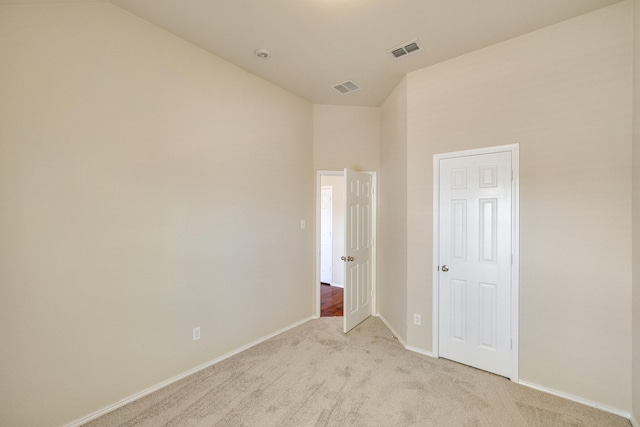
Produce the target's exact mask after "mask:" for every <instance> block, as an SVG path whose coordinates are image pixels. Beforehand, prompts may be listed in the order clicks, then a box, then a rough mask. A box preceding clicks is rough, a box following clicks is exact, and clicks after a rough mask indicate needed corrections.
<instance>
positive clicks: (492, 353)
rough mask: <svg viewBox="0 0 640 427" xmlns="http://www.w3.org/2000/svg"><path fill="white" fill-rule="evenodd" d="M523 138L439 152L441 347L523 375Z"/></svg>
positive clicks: (436, 333)
mask: <svg viewBox="0 0 640 427" xmlns="http://www.w3.org/2000/svg"><path fill="white" fill-rule="evenodd" d="M518 162H519V157H518V145H517V144H516V145H509V146H502V147H492V148H486V149H478V150H467V151H462V152H454V153H446V154H440V155H436V156H434V196H433V197H434V224H433V232H434V240H433V245H434V259H433V262H434V277H433V292H434V299H433V301H434V305H433V310H434V330H433V337H434V341H433V348H434V355H435V356H437V357H444V358H447V359H451V360H454V361H457V362H460V363H463V364H466V365H469V366H473V367H476V368H479V369H482V370H485V371H489V372H493V373H495V374H498V375H502V376H505V377H509V378H511V379H512V380H513V381H517V380H518V363H517V362H518V259H519V257H518V255H519V251H518V244H519V243H518V241H519V238H518Z"/></svg>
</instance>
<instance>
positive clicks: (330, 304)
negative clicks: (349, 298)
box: [320, 283, 344, 317]
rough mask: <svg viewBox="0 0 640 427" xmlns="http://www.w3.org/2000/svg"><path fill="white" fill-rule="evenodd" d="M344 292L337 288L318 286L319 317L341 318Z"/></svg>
mask: <svg viewBox="0 0 640 427" xmlns="http://www.w3.org/2000/svg"><path fill="white" fill-rule="evenodd" d="M343 293H344V290H343V289H342V288H339V287H337V286H330V285H325V284H324V283H323V284H322V285H321V286H320V316H321V317H332V316H342V314H343V312H342V301H343Z"/></svg>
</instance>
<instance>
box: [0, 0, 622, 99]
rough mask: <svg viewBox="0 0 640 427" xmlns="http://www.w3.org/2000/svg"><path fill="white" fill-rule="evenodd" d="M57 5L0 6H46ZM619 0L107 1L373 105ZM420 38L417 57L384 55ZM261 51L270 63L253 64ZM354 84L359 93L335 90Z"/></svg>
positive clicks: (264, 69) (247, 62)
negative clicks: (465, 58)
mask: <svg viewBox="0 0 640 427" xmlns="http://www.w3.org/2000/svg"><path fill="white" fill-rule="evenodd" d="M56 1H57V0H49V1H42V0H40V1H37V0H33V1H32V0H0V4H9V3H49V2H56ZM618 1H620V0H533V1H532V0H111V3H113V4H116V5H118V6H120V7H122V8H123V9H125V10H128V11H130V12H131V13H134V14H135V15H138V16H139V17H141V18H143V19H146V20H148V21H150V22H152V23H154V24H156V25H158V26H160V27H162V28H164V29H166V30H168V31H170V32H172V33H174V34H176V35H178V36H179V37H182V38H184V39H185V40H187V41H189V42H192V43H194V44H196V45H198V46H200V47H202V48H204V49H206V50H208V51H210V52H212V53H214V54H216V55H218V56H220V57H222V58H224V59H226V60H227V61H229V62H232V63H234V64H236V65H238V66H239V67H241V68H243V69H245V70H247V71H249V72H250V73H253V74H256V75H258V76H260V77H262V78H264V79H265V80H268V81H270V82H272V83H274V84H276V85H278V86H281V87H283V88H285V89H287V90H289V91H291V92H293V93H295V94H297V95H299V96H301V97H303V98H305V99H307V100H309V101H311V102H313V103H316V104H336V105H362V106H378V105H380V104H381V103H382V102H383V101H384V99H385V98H386V97H387V95H388V94H389V93H390V92H391V90H393V88H394V87H395V86H396V85H397V84H398V82H399V81H400V80H401V79H402V77H403V76H404V75H405V74H407V73H408V72H410V71H414V70H417V69H420V68H424V67H427V66H429V65H432V64H435V63H438V62H441V61H445V60H447V59H450V58H453V57H456V56H458V55H462V54H464V53H468V52H471V51H473V50H477V49H480V48H483V47H486V46H490V45H492V44H495V43H499V42H501V41H504V40H508V39H510V38H513V37H517V36H519V35H522V34H526V33H528V32H531V31H535V30H538V29H541V28H544V27H546V26H549V25H552V24H555V23H558V22H561V21H564V20H566V19H570V18H573V17H575V16H578V15H581V14H584V13H587V12H590V11H593V10H595V9H598V8H601V7H605V6H608V5H611V4H614V3H617V2H618ZM414 39H418V40H419V41H420V43H421V45H422V47H423V49H422V50H421V51H419V52H416V53H413V54H411V55H406V56H404V57H401V58H400V59H394V58H393V56H392V55H390V54H389V53H388V52H387V51H388V50H389V49H391V48H394V47H396V46H398V45H401V44H403V43H405V42H410V41H412V40H414ZM257 49H267V50H268V51H269V52H270V56H269V57H268V58H267V59H260V58H258V57H256V55H255V51H256V50H257ZM347 80H352V81H353V82H355V83H356V84H357V85H358V86H359V87H360V88H361V89H360V90H358V91H355V92H351V93H348V94H346V95H342V94H340V93H339V92H337V91H336V90H334V89H333V88H332V87H333V86H334V85H336V84H339V83H343V82H345V81H347Z"/></svg>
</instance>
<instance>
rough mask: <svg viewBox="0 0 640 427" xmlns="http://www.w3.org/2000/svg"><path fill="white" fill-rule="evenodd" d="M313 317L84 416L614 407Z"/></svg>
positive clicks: (430, 413) (335, 418)
mask: <svg viewBox="0 0 640 427" xmlns="http://www.w3.org/2000/svg"><path fill="white" fill-rule="evenodd" d="M341 327H342V318H341V317H334V318H321V319H319V320H313V321H310V322H307V323H305V324H303V325H301V326H299V327H297V328H295V329H292V330H290V331H288V332H285V333H284V334H281V335H278V336H277V337H275V338H272V339H270V340H268V341H265V342H264V343H262V344H260V345H258V346H256V347H253V348H251V349H249V350H247V351H245V352H243V353H241V354H239V355H236V356H234V357H232V358H230V359H227V360H226V361H224V362H221V363H219V364H217V365H215V366H212V367H210V368H208V369H205V370H203V371H201V372H199V373H197V374H194V375H192V376H190V377H188V378H185V379H183V380H181V381H179V382H177V383H174V384H172V385H170V386H168V387H166V388H164V389H162V390H159V391H157V392H155V393H153V394H151V395H149V396H147V397H144V398H142V399H140V400H138V401H136V402H133V403H131V404H129V405H127V406H125V407H122V408H120V409H118V410H116V411H114V412H112V413H110V414H107V415H105V416H103V417H102V418H99V419H97V420H95V421H93V422H91V423H89V424H88V425H90V426H121V425H122V426H296V427H299V426H509V427H513V426H545V427H547V426H599V427H600V426H607V427H609V426H610V427H615V426H621V427H629V426H630V425H631V423H630V422H629V421H628V420H626V419H624V418H621V417H618V416H615V415H612V414H609V413H606V412H603V411H599V410H596V409H593V408H589V407H586V406H583V405H580V404H577V403H574V402H570V401H567V400H564V399H560V398H557V397H554V396H551V395H548V394H545V393H541V392H538V391H535V390H532V389H529V388H526V387H523V386H519V385H517V384H514V383H512V382H511V381H509V380H507V379H505V378H501V377H498V376H495V375H492V374H489V373H486V372H483V371H479V370H476V369H473V368H470V367H467V366H464V365H460V364H457V363H454V362H450V361H447V360H443V359H432V358H429V357H427V356H422V355H419V354H415V353H412V352H410V351H407V350H405V349H404V348H403V347H402V345H401V344H400V343H399V342H398V341H397V340H395V339H394V338H393V337H392V335H391V332H389V330H388V329H387V328H386V327H385V325H384V324H383V323H382V322H381V321H380V320H379V319H377V318H370V319H368V320H366V321H365V322H364V323H362V324H361V325H359V326H358V327H357V328H356V329H354V330H353V331H351V332H350V333H349V334H348V335H344V334H343V333H342V332H341Z"/></svg>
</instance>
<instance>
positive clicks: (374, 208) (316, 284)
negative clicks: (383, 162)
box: [313, 170, 378, 318]
mask: <svg viewBox="0 0 640 427" xmlns="http://www.w3.org/2000/svg"><path fill="white" fill-rule="evenodd" d="M362 172H363V173H367V174H369V175H371V189H372V198H371V208H372V212H371V221H372V224H371V236H372V237H373V245H372V247H371V261H372V262H371V290H372V296H371V315H372V316H375V314H374V313H375V312H376V311H377V310H378V302H377V281H376V280H377V264H378V262H377V247H378V238H377V237H378V236H377V230H378V225H377V224H378V219H377V212H378V190H377V186H378V175H377V173H376V172H371V171H362ZM322 176H345V173H344V170H342V171H327V170H319V171H316V185H315V192H316V209H315V210H316V241H315V274H314V282H313V286H314V288H313V289H315V294H316V300H315V307H314V310H313V312H314V313H315V314H314V315H313V318H319V317H320V302H321V298H320V193H321V187H322ZM345 196H346V195H345ZM330 285H331V286H337V287H339V288H344V285H342V286H341V285H336V284H334V283H330Z"/></svg>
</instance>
